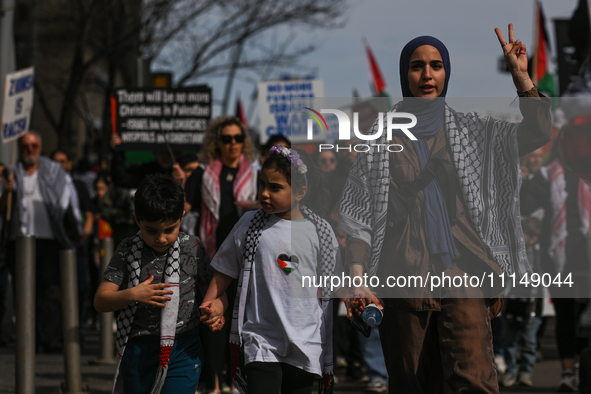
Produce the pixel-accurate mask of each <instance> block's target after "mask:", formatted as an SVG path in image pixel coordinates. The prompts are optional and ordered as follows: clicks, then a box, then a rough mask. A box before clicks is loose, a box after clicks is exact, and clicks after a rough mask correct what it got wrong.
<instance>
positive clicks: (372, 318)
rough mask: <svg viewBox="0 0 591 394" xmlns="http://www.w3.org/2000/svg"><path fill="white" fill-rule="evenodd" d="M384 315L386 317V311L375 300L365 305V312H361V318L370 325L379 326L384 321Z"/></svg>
mask: <svg viewBox="0 0 591 394" xmlns="http://www.w3.org/2000/svg"><path fill="white" fill-rule="evenodd" d="M382 317H384V313H383V312H382V310H381V309H380V308H378V306H377V305H376V304H374V303H373V302H372V303H371V304H368V305H366V306H365V309H364V310H363V313H362V314H361V318H362V319H363V322H364V323H365V324H367V325H368V326H370V327H377V326H379V325H380V323H381V322H382Z"/></svg>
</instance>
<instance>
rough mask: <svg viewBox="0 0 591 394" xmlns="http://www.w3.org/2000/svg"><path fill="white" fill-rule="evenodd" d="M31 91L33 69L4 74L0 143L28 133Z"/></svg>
mask: <svg viewBox="0 0 591 394" xmlns="http://www.w3.org/2000/svg"><path fill="white" fill-rule="evenodd" d="M33 90H34V72H33V67H29V68H25V69H23V70H20V71H17V72H14V73H11V74H6V81H5V84H4V108H3V110H2V142H4V143H7V142H10V141H13V140H15V139H17V138H19V137H20V136H21V135H23V134H25V133H26V132H27V131H29V126H30V124H31V109H32V108H33Z"/></svg>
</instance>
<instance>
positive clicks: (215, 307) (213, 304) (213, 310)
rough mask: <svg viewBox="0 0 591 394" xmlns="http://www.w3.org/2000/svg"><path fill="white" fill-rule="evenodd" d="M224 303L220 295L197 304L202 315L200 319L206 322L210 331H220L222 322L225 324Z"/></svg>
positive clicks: (222, 325)
mask: <svg viewBox="0 0 591 394" xmlns="http://www.w3.org/2000/svg"><path fill="white" fill-rule="evenodd" d="M224 298H225V297H224ZM226 304H227V302H226ZM226 304H224V301H223V299H222V297H220V298H216V299H214V300H211V301H204V302H203V304H201V305H200V306H199V310H200V311H201V315H202V316H201V321H202V322H203V323H205V324H207V326H208V327H209V329H210V330H211V331H220V330H221V329H222V328H223V327H224V324H226V319H225V318H224V309H225V308H226Z"/></svg>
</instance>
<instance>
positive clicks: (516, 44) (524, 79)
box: [495, 23, 534, 92]
mask: <svg viewBox="0 0 591 394" xmlns="http://www.w3.org/2000/svg"><path fill="white" fill-rule="evenodd" d="M495 33H496V34H497V38H498V39H499V43H500V44H501V48H503V54H504V55H505V61H506V62H507V67H508V68H509V72H510V73H511V75H512V76H513V82H514V83H515V87H516V88H517V91H518V92H525V91H527V90H530V89H531V88H533V87H534V84H533V82H532V81H531V79H530V77H529V74H528V72H527V50H526V48H525V45H524V44H523V42H521V40H517V39H515V34H514V32H513V24H512V23H509V41H506V40H505V37H503V33H501V30H500V29H499V28H498V27H496V28H495Z"/></svg>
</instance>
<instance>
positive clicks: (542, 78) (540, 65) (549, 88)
mask: <svg viewBox="0 0 591 394" xmlns="http://www.w3.org/2000/svg"><path fill="white" fill-rule="evenodd" d="M534 38H535V42H536V45H535V54H534V61H533V81H534V83H535V84H536V85H538V90H539V91H541V92H544V93H546V94H547V95H548V96H550V97H557V94H556V92H557V90H556V81H555V72H554V66H553V63H552V61H551V59H550V40H549V39H548V33H547V32H546V18H545V16H544V10H543V9H542V4H541V3H540V1H539V0H538V1H536V24H535V37H534Z"/></svg>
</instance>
